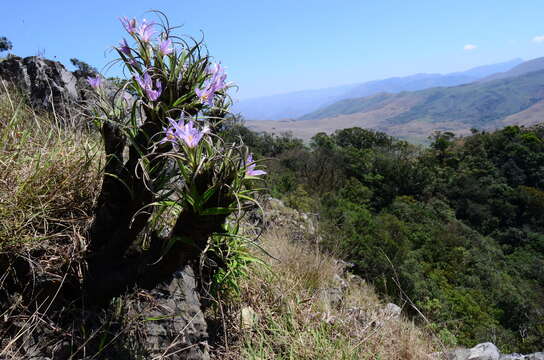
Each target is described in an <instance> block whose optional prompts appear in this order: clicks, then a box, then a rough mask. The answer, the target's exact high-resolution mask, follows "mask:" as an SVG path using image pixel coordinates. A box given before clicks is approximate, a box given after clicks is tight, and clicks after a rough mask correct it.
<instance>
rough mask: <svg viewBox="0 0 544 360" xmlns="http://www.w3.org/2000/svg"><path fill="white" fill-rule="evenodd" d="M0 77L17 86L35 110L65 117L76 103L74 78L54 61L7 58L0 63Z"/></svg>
mask: <svg viewBox="0 0 544 360" xmlns="http://www.w3.org/2000/svg"><path fill="white" fill-rule="evenodd" d="M0 78H1V79H3V80H6V81H8V82H11V83H13V84H14V85H15V86H17V87H18V88H19V89H20V90H21V91H22V92H23V93H24V94H25V95H26V96H27V97H28V100H29V101H30V104H31V105H32V106H33V107H34V108H36V109H41V110H49V111H55V112H57V113H59V114H62V115H66V112H67V111H68V109H69V106H70V105H72V104H74V103H75V102H77V101H79V100H80V92H79V90H78V85H77V78H76V77H75V76H74V75H73V74H72V73H71V72H70V71H68V70H66V68H65V67H64V65H62V64H61V63H60V62H58V61H52V60H48V59H44V58H41V57H38V56H30V57H26V58H20V57H17V56H10V57H8V58H7V59H5V60H4V61H2V62H0Z"/></svg>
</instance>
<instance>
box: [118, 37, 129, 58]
mask: <svg viewBox="0 0 544 360" xmlns="http://www.w3.org/2000/svg"><path fill="white" fill-rule="evenodd" d="M118 49H119V51H121V52H122V53H123V54H125V55H130V47H129V46H128V43H127V40H126V39H123V41H121V42H120V43H119V48H118Z"/></svg>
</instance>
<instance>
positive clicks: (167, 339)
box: [142, 266, 209, 360]
mask: <svg viewBox="0 0 544 360" xmlns="http://www.w3.org/2000/svg"><path fill="white" fill-rule="evenodd" d="M149 294H150V295H151V296H152V297H153V300H154V302H155V304H156V306H154V307H153V309H152V310H145V309H142V310H143V313H142V315H143V317H144V318H147V319H153V320H150V321H145V322H143V324H142V326H143V327H144V328H143V329H142V330H143V332H144V333H145V334H146V343H147V344H146V348H147V350H148V351H149V353H150V358H154V357H156V356H164V357H166V358H168V359H174V360H175V359H179V360H181V359H184V360H185V359H188V360H207V359H209V354H208V344H207V338H208V333H207V327H206V320H205V319H204V314H203V313H202V311H201V309H200V300H199V297H198V293H197V291H196V282H195V278H194V273H193V270H192V269H191V267H189V266H187V267H186V268H185V269H184V270H183V271H181V272H178V273H176V276H174V277H173V279H172V280H171V282H170V283H165V284H163V285H159V286H157V287H156V288H155V289H153V290H152V291H150V293H149Z"/></svg>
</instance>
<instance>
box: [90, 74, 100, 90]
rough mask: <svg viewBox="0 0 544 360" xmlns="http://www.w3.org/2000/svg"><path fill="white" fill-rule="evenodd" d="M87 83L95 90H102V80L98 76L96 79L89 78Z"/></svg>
mask: <svg viewBox="0 0 544 360" xmlns="http://www.w3.org/2000/svg"><path fill="white" fill-rule="evenodd" d="M87 82H88V83H89V85H91V87H92V88H93V89H95V90H98V88H100V86H101V85H102V79H101V78H100V76H96V77H92V76H88V77H87Z"/></svg>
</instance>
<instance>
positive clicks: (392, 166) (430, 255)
mask: <svg viewBox="0 0 544 360" xmlns="http://www.w3.org/2000/svg"><path fill="white" fill-rule="evenodd" d="M230 132H231V134H233V135H234V134H235V135H241V136H242V137H243V138H244V139H245V142H246V143H247V144H248V145H249V146H251V147H252V148H253V150H254V151H255V152H257V153H259V154H260V155H261V156H263V157H268V158H271V160H270V161H269V168H270V176H269V178H268V189H269V191H270V193H271V194H272V195H274V196H277V197H281V198H283V199H284V200H285V201H286V203H287V204H288V205H290V206H293V207H295V208H298V209H300V210H304V211H308V212H315V213H318V214H319V216H320V220H321V236H322V246H324V248H325V249H327V250H329V251H331V252H333V253H336V254H339V255H341V256H342V257H343V258H344V259H346V260H347V261H350V262H352V263H353V264H354V271H355V272H356V273H358V274H359V275H361V276H363V277H364V278H366V279H367V280H368V281H370V282H372V283H373V284H374V285H375V286H376V287H377V289H378V290H379V291H380V293H381V294H382V295H383V296H386V297H390V298H391V299H393V300H394V301H397V302H400V303H403V302H404V303H406V304H408V305H409V306H407V307H410V308H411V309H412V312H413V314H414V315H415V314H416V313H418V312H421V313H423V314H424V315H425V316H426V317H427V318H428V319H429V321H430V324H428V325H427V326H429V327H430V328H431V329H433V330H434V331H435V332H436V333H437V334H438V335H439V336H440V337H441V338H442V339H443V340H444V341H445V342H446V343H448V344H450V345H453V344H459V345H473V344H475V343H477V342H482V341H493V342H494V343H496V344H497V345H498V346H499V347H501V348H502V349H505V350H507V351H521V352H522V351H535V350H536V351H538V350H541V348H542V344H543V342H544V317H543V316H542V314H543V313H544V297H543V296H542V294H543V293H544V216H543V214H544V140H543V139H544V128H543V127H533V128H520V127H516V126H511V127H506V128H504V129H503V130H500V131H497V132H494V133H487V132H477V131H474V133H473V135H472V136H470V137H466V138H460V139H457V138H455V136H454V135H453V134H451V133H436V134H435V136H434V137H433V139H432V146H431V147H430V148H428V149H423V148H420V147H416V146H413V145H410V144H409V143H407V142H404V141H398V140H395V139H393V138H391V137H389V136H388V135H386V134H383V133H380V132H373V131H368V130H364V129H360V128H350V129H344V130H339V131H337V132H336V133H335V134H333V135H330V136H329V135H326V134H323V133H321V134H318V135H316V136H315V137H314V138H313V139H312V142H311V145H310V146H309V147H306V146H304V145H303V143H302V142H301V141H300V140H297V139H294V138H292V137H289V136H282V137H274V136H270V135H256V134H255V133H252V132H250V131H248V130H247V129H246V128H244V127H240V126H238V127H234V128H233V129H231V130H230Z"/></svg>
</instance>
